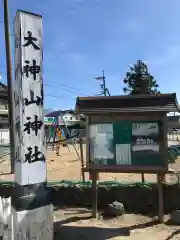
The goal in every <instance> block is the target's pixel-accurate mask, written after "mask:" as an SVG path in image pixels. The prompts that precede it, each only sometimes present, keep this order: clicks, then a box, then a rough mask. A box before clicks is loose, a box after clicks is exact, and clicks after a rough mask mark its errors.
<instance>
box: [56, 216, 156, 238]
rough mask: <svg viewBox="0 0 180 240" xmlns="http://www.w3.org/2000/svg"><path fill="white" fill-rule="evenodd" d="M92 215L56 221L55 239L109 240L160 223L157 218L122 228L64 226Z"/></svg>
mask: <svg viewBox="0 0 180 240" xmlns="http://www.w3.org/2000/svg"><path fill="white" fill-rule="evenodd" d="M90 218H91V217H72V218H68V219H66V220H63V221H58V222H55V223H54V231H55V236H54V240H59V239H66V240H71V239H72V240H82V239H86V240H108V239H112V238H115V237H118V236H130V234H131V231H132V230H136V229H143V228H146V227H151V226H154V225H157V224H159V222H158V221H157V220H155V221H150V222H147V223H143V224H137V225H132V226H129V227H121V228H100V227H85V226H84V227H83V226H64V225H63V224H68V223H75V222H77V221H80V220H87V219H90Z"/></svg>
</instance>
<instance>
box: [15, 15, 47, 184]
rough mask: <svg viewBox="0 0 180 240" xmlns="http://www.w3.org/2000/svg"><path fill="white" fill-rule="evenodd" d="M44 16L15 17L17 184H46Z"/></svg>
mask: <svg viewBox="0 0 180 240" xmlns="http://www.w3.org/2000/svg"><path fill="white" fill-rule="evenodd" d="M42 51H43V50H42V17H41V16H39V15H35V14H31V13H27V12H23V11H18V13H17V15H16V18H15V93H14V102H15V144H16V147H15V148H16V149H15V151H16V160H15V181H16V182H17V183H18V184H20V185H27V184H35V183H41V182H45V181H46V161H45V159H46V147H45V133H44V113H43V111H44V107H43V100H44V97H43V79H42V70H43V69H42V60H43V59H42Z"/></svg>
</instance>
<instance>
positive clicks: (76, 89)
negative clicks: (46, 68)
mask: <svg viewBox="0 0 180 240" xmlns="http://www.w3.org/2000/svg"><path fill="white" fill-rule="evenodd" d="M54 83H56V82H54ZM58 85H60V86H63V87H67V88H71V89H74V90H75V91H78V92H81V90H80V89H78V88H75V87H72V86H70V85H66V84H63V83H58Z"/></svg>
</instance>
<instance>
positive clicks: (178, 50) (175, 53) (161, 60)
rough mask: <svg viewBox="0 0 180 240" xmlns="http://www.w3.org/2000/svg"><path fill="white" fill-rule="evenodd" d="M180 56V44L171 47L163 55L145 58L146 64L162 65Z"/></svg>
mask: <svg viewBox="0 0 180 240" xmlns="http://www.w3.org/2000/svg"><path fill="white" fill-rule="evenodd" d="M179 57H180V45H174V46H171V47H169V48H168V49H167V50H166V51H165V52H164V53H163V54H162V55H159V56H157V57H153V58H150V59H148V60H145V61H144V62H145V63H146V64H150V65H162V64H166V63H169V62H171V61H173V60H176V59H177V58H179Z"/></svg>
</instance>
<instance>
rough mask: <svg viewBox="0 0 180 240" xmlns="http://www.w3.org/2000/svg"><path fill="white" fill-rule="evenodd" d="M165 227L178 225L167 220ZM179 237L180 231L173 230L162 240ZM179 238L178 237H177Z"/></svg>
mask: <svg viewBox="0 0 180 240" xmlns="http://www.w3.org/2000/svg"><path fill="white" fill-rule="evenodd" d="M165 224H166V225H167V226H179V225H175V224H174V223H173V222H172V220H171V219H169V220H168V221H167V222H166V223H165ZM177 235H180V229H178V230H175V231H174V232H172V233H171V234H170V235H169V236H168V237H167V238H166V239H164V240H171V239H174V237H175V236H177ZM179 238H180V237H179ZM179 238H178V239H179Z"/></svg>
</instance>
